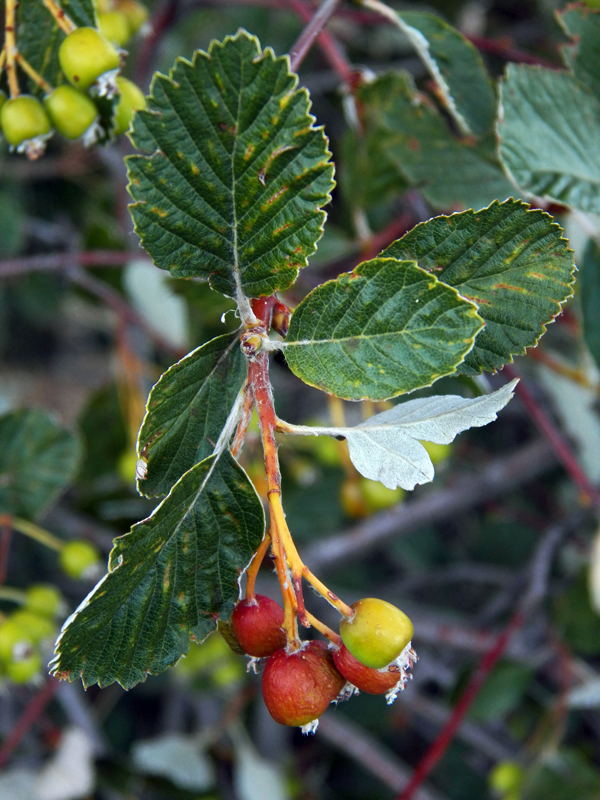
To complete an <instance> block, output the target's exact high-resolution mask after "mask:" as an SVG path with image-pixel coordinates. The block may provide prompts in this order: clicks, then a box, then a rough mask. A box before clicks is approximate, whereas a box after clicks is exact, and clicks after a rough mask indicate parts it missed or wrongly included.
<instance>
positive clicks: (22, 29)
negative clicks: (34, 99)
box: [18, 0, 96, 91]
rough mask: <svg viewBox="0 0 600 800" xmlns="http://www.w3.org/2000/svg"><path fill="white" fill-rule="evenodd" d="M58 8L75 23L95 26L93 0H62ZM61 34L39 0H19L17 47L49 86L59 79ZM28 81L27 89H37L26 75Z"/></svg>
mask: <svg viewBox="0 0 600 800" xmlns="http://www.w3.org/2000/svg"><path fill="white" fill-rule="evenodd" d="M61 8H62V9H63V11H64V12H65V14H67V15H68V16H69V17H70V18H71V19H72V20H73V22H74V23H75V24H76V25H81V26H91V27H95V26H96V12H95V9H94V4H93V2H92V0H64V2H62V3H61ZM64 38H65V35H64V33H63V32H62V31H61V30H60V28H59V27H58V26H57V25H56V22H55V21H54V17H53V16H52V14H50V12H49V11H48V9H47V8H46V7H45V6H44V4H43V3H41V2H40V0H21V2H19V29H18V43H19V51H20V52H21V54H22V56H23V58H25V59H26V60H27V61H28V62H29V63H30V64H31V66H32V67H33V68H34V69H35V70H36V71H37V72H39V74H40V75H41V76H42V78H44V79H45V80H46V81H48V83H50V84H51V85H52V86H55V85H56V84H57V83H58V76H59V73H60V65H59V63H58V48H59V47H60V44H61V42H62V40H63V39H64ZM21 74H23V73H21ZM27 81H28V84H29V90H30V91H37V86H36V84H35V83H34V82H33V81H31V80H30V79H29V78H28V79H27Z"/></svg>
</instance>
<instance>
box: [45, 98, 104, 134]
mask: <svg viewBox="0 0 600 800" xmlns="http://www.w3.org/2000/svg"><path fill="white" fill-rule="evenodd" d="M44 104H45V106H46V110H47V111H48V114H49V115H50V119H51V120H52V124H53V125H54V127H55V128H56V130H57V131H58V132H59V133H60V134H62V135H63V136H64V137H65V139H78V138H79V137H80V136H83V134H84V133H85V132H86V131H87V130H88V129H89V127H90V125H92V124H93V123H94V121H95V120H96V119H97V117H98V109H97V108H96V106H95V105H94V103H93V101H92V100H91V99H90V97H88V95H87V94H83V92H79V91H78V90H77V89H74V88H73V87H72V86H59V87H58V89H55V90H54V91H53V92H52V94H49V95H48V97H46V99H45V100H44Z"/></svg>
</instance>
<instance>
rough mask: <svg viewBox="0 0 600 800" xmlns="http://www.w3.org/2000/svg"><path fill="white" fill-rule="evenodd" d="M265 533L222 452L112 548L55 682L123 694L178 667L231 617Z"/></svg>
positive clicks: (67, 641) (253, 499) (72, 623)
mask: <svg viewBox="0 0 600 800" xmlns="http://www.w3.org/2000/svg"><path fill="white" fill-rule="evenodd" d="M264 526H265V520H264V512H263V507H262V503H261V502H260V500H259V497H258V495H257V494H256V491H255V490H254V487H253V486H252V483H251V482H250V480H249V479H248V477H247V475H246V473H245V472H244V471H243V469H242V468H241V467H240V466H239V464H238V463H237V462H236V461H235V460H234V459H233V457H232V456H231V454H230V453H229V451H228V450H225V451H223V452H222V453H221V454H220V455H219V456H209V458H206V459H205V460H204V461H201V462H200V463H199V464H197V465H196V466H195V467H193V469H191V470H190V471H189V472H186V474H185V475H184V476H183V477H182V478H181V479H180V480H179V481H178V482H177V483H176V484H175V486H174V487H173V488H172V489H171V492H170V494H169V495H168V496H167V497H166V498H165V499H164V500H163V502H162V503H161V504H160V505H159V506H158V507H157V508H156V509H155V511H154V513H153V514H152V515H151V516H150V517H149V518H148V519H146V520H144V521H142V522H139V523H138V524H137V525H134V526H133V528H132V529H131V531H130V533H128V534H126V535H125V536H121V537H119V538H118V539H115V545H114V548H113V550H112V552H111V554H110V558H109V564H108V569H109V571H108V574H107V575H106V576H105V577H104V578H103V579H102V580H101V581H100V583H99V584H98V585H97V586H96V588H95V589H94V590H93V591H92V592H91V594H89V595H88V596H87V597H86V599H85V600H84V601H83V603H81V605H80V606H79V608H78V609H77V610H76V611H75V613H74V614H72V615H71V617H69V619H68V620H67V622H66V623H65V625H64V626H63V630H62V632H61V635H60V638H59V640H58V642H57V645H56V656H55V658H54V660H53V661H52V664H51V670H52V673H53V674H54V675H56V676H57V677H59V678H64V679H68V680H70V681H74V680H76V679H77V678H78V677H79V676H81V679H82V680H83V684H84V686H91V685H92V684H94V683H98V684H99V685H100V686H108V685H109V684H110V683H114V682H115V681H117V682H118V683H120V684H121V686H123V687H124V688H125V689H130V688H131V687H132V686H135V684H136V683H139V682H140V681H143V680H145V679H146V677H147V675H148V674H151V675H157V674H158V673H160V672H163V670H165V669H166V668H167V667H170V666H172V665H173V664H175V663H176V662H177V661H178V659H179V658H181V656H182V655H185V654H186V653H187V652H188V650H189V647H190V642H191V641H192V640H193V641H196V642H201V641H203V640H204V639H205V638H206V637H207V636H208V635H209V633H211V632H212V631H213V630H214V629H215V627H216V625H217V622H218V621H219V620H228V619H229V618H230V617H231V613H232V611H233V607H234V605H235V603H236V601H237V599H238V593H239V587H238V580H239V577H240V575H241V574H242V572H243V571H244V570H245V568H246V567H247V565H248V563H249V562H250V559H251V558H252V556H253V554H254V552H255V550H256V549H257V547H258V545H259V544H260V542H261V539H262V537H263V534H264Z"/></svg>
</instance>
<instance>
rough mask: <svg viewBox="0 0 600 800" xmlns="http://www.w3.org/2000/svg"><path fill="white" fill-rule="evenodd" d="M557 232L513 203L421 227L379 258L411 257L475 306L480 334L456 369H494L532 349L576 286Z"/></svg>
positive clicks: (541, 216)
mask: <svg viewBox="0 0 600 800" xmlns="http://www.w3.org/2000/svg"><path fill="white" fill-rule="evenodd" d="M562 234H563V230H562V228H561V227H560V226H559V225H557V224H556V223H555V222H553V220H552V217H551V216H550V215H549V214H546V213H545V212H544V211H540V210H539V209H530V208H529V206H528V205H527V204H526V203H522V202H521V201H518V200H512V199H510V200H506V201H505V202H504V203H498V201H496V202H494V203H492V204H491V205H490V206H488V208H484V209H482V210H481V211H464V212H462V213H461V214H452V215H451V216H449V217H446V216H441V217H434V218H433V219H430V220H428V221H427V222H422V223H421V224H420V225H417V226H416V227H415V228H413V230H412V231H409V232H408V233H407V234H405V235H404V236H403V237H402V238H401V239H398V241H396V242H394V243H393V244H391V245H390V246H389V247H388V248H387V249H386V250H384V251H383V253H382V254H381V255H382V256H392V257H394V258H414V259H415V260H416V261H418V263H419V266H421V267H422V268H423V269H425V270H427V271H428V272H430V273H431V274H434V275H436V277H437V278H438V279H439V280H440V281H443V282H444V283H446V284H448V285H450V286H453V287H454V288H455V289H457V290H458V291H459V292H460V293H461V295H462V296H463V297H466V298H468V299H469V300H472V301H473V302H474V303H476V304H477V306H478V307H479V314H480V316H481V317H483V319H484V320H485V328H484V329H483V330H482V331H481V333H480V334H479V335H478V336H477V341H476V342H475V347H474V348H473V349H472V350H471V352H470V353H469V354H468V356H467V357H466V358H465V360H464V363H462V364H461V365H460V367H459V371H460V372H464V373H465V374H467V375H479V374H480V373H481V372H482V370H488V371H494V370H497V369H500V368H501V367H503V366H504V364H509V363H511V362H512V360H513V356H515V355H523V354H524V353H525V350H526V349H527V348H528V347H533V346H534V345H535V344H537V342H538V340H539V338H540V337H541V336H542V334H543V333H545V331H546V325H548V323H550V322H552V321H553V320H554V318H555V317H556V316H557V314H560V311H561V305H562V303H564V302H565V300H566V299H567V298H568V297H570V296H571V294H572V289H571V287H572V285H573V282H574V280H575V278H574V272H575V263H574V260H573V252H572V251H571V250H570V249H569V246H568V242H567V240H566V239H564V238H563V236H562Z"/></svg>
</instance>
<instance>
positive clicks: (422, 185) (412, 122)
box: [360, 73, 514, 211]
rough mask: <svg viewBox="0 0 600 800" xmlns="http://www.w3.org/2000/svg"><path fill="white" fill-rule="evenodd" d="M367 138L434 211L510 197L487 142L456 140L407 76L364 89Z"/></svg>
mask: <svg viewBox="0 0 600 800" xmlns="http://www.w3.org/2000/svg"><path fill="white" fill-rule="evenodd" d="M360 98H361V100H362V101H363V103H364V104H365V106H366V109H365V120H366V128H367V136H371V137H373V138H374V140H375V145H378V146H379V148H381V149H382V150H383V151H384V152H385V154H386V156H387V158H388V159H389V160H390V161H391V163H392V164H393V165H394V167H395V168H396V170H397V171H398V172H399V174H400V175H402V176H403V177H404V178H405V180H406V181H408V183H409V184H410V185H411V186H415V187H417V188H419V189H420V190H421V191H422V193H423V195H424V196H425V198H426V199H427V200H428V201H429V202H430V203H431V205H432V206H434V207H435V208H437V209H440V210H445V211H449V210H460V209H465V208H481V207H482V206H486V205H488V204H489V203H491V202H492V200H496V199H499V200H504V199H506V198H507V197H510V196H511V195H512V194H514V187H513V186H512V185H511V184H510V183H509V182H508V180H507V179H506V176H505V175H504V173H503V172H502V169H501V168H500V165H499V164H498V162H497V160H496V157H495V154H494V143H493V142H492V138H491V137H486V138H485V139H484V140H482V141H479V142H475V141H472V140H462V141H461V140H459V139H457V138H456V137H455V136H454V135H453V134H452V133H451V131H450V130H449V128H448V125H447V124H446V121H445V120H444V119H443V117H442V116H441V115H440V113H439V112H438V111H437V109H436V108H435V106H434V105H433V104H432V103H431V101H430V100H429V99H428V98H427V97H425V95H422V94H420V93H419V92H417V91H416V89H415V88H414V85H413V84H412V81H411V79H410V77H409V76H405V75H402V74H400V73H389V74H388V75H385V76H383V77H381V78H379V79H377V80H376V81H375V82H374V83H372V84H369V85H367V86H365V87H364V88H363V89H362V90H361V92H360Z"/></svg>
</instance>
